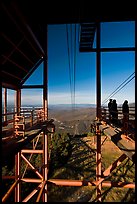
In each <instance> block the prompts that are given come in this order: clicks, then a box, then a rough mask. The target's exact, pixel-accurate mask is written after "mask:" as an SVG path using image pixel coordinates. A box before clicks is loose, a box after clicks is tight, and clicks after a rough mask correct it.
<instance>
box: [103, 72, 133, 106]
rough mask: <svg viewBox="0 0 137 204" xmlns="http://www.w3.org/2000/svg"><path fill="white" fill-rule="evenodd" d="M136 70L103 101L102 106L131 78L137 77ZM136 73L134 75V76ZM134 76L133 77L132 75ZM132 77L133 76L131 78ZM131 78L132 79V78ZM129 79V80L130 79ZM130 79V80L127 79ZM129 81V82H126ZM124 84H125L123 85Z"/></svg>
mask: <svg viewBox="0 0 137 204" xmlns="http://www.w3.org/2000/svg"><path fill="white" fill-rule="evenodd" d="M134 74H135V72H133V73H132V74H131V75H130V76H129V77H128V78H127V79H126V80H124V81H123V82H122V83H121V84H120V85H119V86H118V87H117V88H116V89H115V90H114V91H113V92H112V93H111V94H110V95H109V96H108V97H107V98H106V99H105V100H104V101H103V102H102V106H103V105H104V104H105V103H106V102H107V101H108V100H109V99H110V98H111V97H113V96H114V95H115V94H116V93H118V92H119V91H120V90H121V89H122V88H124V87H125V86H126V85H127V84H128V83H129V82H130V81H131V80H133V79H134V78H135V75H134ZM133 75H134V76H133ZM132 76H133V77H132ZM131 77H132V78H131ZM130 78H131V79H130ZM128 79H129V80H128ZM127 80H128V81H127ZM126 81H127V82H126ZM122 85H123V86H122Z"/></svg>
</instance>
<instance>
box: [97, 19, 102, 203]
mask: <svg viewBox="0 0 137 204" xmlns="http://www.w3.org/2000/svg"><path fill="white" fill-rule="evenodd" d="M100 32H101V31H100V22H97V31H96V34H97V35H96V36H97V37H96V39H97V41H96V44H97V53H96V66H97V71H96V80H97V87H96V95H97V112H96V118H97V120H100V119H101V71H100V70H101V63H100V62H101V55H100ZM96 136H97V152H96V181H98V180H99V179H100V178H101V134H100V130H99V124H98V123H97V126H96ZM96 194H97V201H101V197H100V195H101V184H100V185H98V186H97V190H96Z"/></svg>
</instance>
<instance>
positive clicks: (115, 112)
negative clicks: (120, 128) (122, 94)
mask: <svg viewBox="0 0 137 204" xmlns="http://www.w3.org/2000/svg"><path fill="white" fill-rule="evenodd" d="M111 108H112V109H111V110H112V122H113V123H117V122H118V110H117V103H116V100H115V99H114V100H113V102H112V106H111Z"/></svg>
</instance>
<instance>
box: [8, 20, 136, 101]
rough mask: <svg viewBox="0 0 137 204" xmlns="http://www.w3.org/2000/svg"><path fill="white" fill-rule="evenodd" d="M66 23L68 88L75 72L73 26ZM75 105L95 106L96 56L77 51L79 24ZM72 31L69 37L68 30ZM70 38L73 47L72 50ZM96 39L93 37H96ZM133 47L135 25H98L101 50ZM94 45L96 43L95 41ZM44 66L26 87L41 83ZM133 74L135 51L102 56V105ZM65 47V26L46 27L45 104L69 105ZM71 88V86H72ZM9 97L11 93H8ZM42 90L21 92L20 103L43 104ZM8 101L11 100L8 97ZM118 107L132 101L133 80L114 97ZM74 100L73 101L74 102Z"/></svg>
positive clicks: (121, 23) (69, 91)
mask: <svg viewBox="0 0 137 204" xmlns="http://www.w3.org/2000/svg"><path fill="white" fill-rule="evenodd" d="M74 26H75V25H74V24H73V25H72V26H71V25H70V24H68V34H69V35H68V37H69V48H70V51H71V54H70V57H71V59H70V60H71V61H70V64H71V66H70V69H71V85H73V78H74V75H73V72H74V71H73V70H74V28H75V27H74ZM76 28H77V32H76V61H75V62H76V63H75V103H91V104H96V53H95V52H84V53H83V52H82V53H80V52H79V25H76ZM71 29H72V35H71V32H70V30H71ZM71 38H72V42H73V47H71ZM95 39H96V37H95ZM134 45H135V25H134V22H120V23H119V22H113V23H110V22H109V23H101V47H102V48H105V47H119V46H120V47H128V46H134ZM94 46H96V43H95V42H94ZM42 69H43V65H40V67H39V68H38V69H37V70H36V71H35V73H34V74H33V75H32V76H31V77H30V78H29V79H28V80H27V82H26V83H25V84H42V82H43V77H42ZM134 71H135V54H134V52H121V53H119V52H105V53H101V102H103V101H104V100H105V99H107V97H108V96H109V95H110V94H111V93H112V92H113V91H114V90H115V89H116V88H117V87H118V86H119V85H120V84H121V83H122V82H123V81H124V80H125V79H127V78H128V77H129V76H130V75H131V74H132V73H133V72H134ZM69 76H70V72H69V59H68V47H67V33H66V24H62V25H48V102H49V104H68V103H71V102H72V97H71V88H70V77H69ZM72 89H74V86H73V87H72ZM9 94H10V93H9ZM72 94H74V93H72ZM41 95H42V91H41V90H39V89H37V90H35V89H34V90H33V91H32V90H23V91H22V101H23V104H26V103H30V104H34V103H36V104H37V103H39V104H41V103H42V96H41ZM9 98H11V97H9ZM112 98H115V99H116V100H117V103H118V104H121V103H123V101H124V100H125V99H127V100H128V101H129V103H132V102H135V78H134V79H133V80H132V81H131V82H129V83H128V84H127V85H126V86H125V87H124V88H123V89H121V91H119V92H118V93H117V94H116V95H115V96H114V97H112ZM73 100H74V99H73Z"/></svg>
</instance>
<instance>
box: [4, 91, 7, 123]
mask: <svg viewBox="0 0 137 204" xmlns="http://www.w3.org/2000/svg"><path fill="white" fill-rule="evenodd" d="M6 113H7V89H6V88H4V114H6ZM5 121H7V115H4V122H5Z"/></svg>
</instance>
